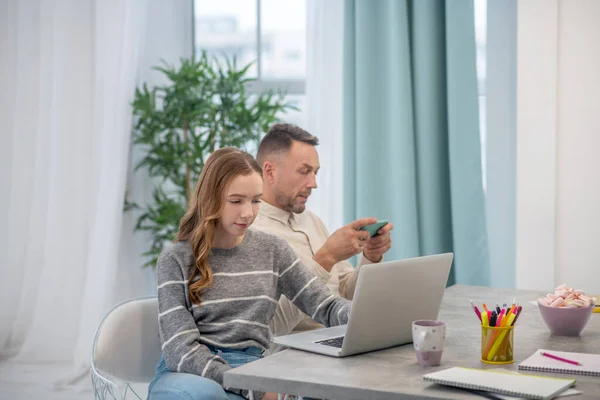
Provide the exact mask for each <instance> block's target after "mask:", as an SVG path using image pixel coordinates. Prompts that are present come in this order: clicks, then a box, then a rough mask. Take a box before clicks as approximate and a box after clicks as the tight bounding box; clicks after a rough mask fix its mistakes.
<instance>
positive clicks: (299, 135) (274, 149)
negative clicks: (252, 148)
mask: <svg viewBox="0 0 600 400" xmlns="http://www.w3.org/2000/svg"><path fill="white" fill-rule="evenodd" d="M294 141H296V142H302V143H306V144H310V145H312V146H316V145H318V144H319V139H317V137H316V136H313V135H311V134H310V133H308V132H307V131H305V130H304V129H302V128H300V127H298V126H296V125H293V124H275V125H273V126H272V127H271V129H269V132H267V134H266V135H265V137H264V138H263V139H262V140H261V141H260V145H259V146H258V153H257V154H256V159H257V160H258V163H259V164H260V166H261V167H262V166H263V164H264V162H265V161H267V157H269V156H270V155H273V154H283V153H287V152H288V151H289V150H290V148H291V147H292V143H293V142H294Z"/></svg>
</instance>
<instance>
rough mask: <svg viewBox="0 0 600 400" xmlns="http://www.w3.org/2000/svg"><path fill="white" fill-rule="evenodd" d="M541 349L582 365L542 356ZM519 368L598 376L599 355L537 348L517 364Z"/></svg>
mask: <svg viewBox="0 0 600 400" xmlns="http://www.w3.org/2000/svg"><path fill="white" fill-rule="evenodd" d="M542 351H545V352H548V353H550V354H552V355H555V356H558V357H562V358H566V359H567V360H573V361H578V362H580V363H581V364H582V365H573V364H569V363H566V362H563V361H558V360H554V359H552V358H548V357H544V356H543V355H542V354H541V352H542ZM519 369H523V370H527V371H541V372H556V373H560V374H575V375H590V376H600V355H598V354H589V353H571V352H567V351H555V350H544V349H539V350H538V351H536V352H535V353H534V354H533V355H532V356H531V357H529V358H528V359H527V360H525V361H523V362H522V363H521V364H519Z"/></svg>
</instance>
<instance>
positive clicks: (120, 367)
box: [92, 297, 161, 382]
mask: <svg viewBox="0 0 600 400" xmlns="http://www.w3.org/2000/svg"><path fill="white" fill-rule="evenodd" d="M160 356H161V343H160V337H159V333H158V300H157V298H156V297H143V298H138V299H133V300H129V301H126V302H124V303H121V304H119V305H118V306H116V307H114V308H113V309H112V310H111V311H109V312H108V314H107V315H106V316H105V317H104V319H103V320H102V322H101V323H100V326H99V327H98V330H97V331H96V337H95V338H94V345H93V349H92V365H93V367H94V368H95V369H96V370H98V371H99V372H101V373H104V374H109V375H111V376H113V377H117V378H119V379H122V380H124V381H127V382H150V381H151V380H152V378H153V377H154V371H155V368H156V365H157V364H158V362H159V360H160Z"/></svg>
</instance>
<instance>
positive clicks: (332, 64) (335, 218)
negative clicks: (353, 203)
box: [306, 0, 350, 231]
mask: <svg viewBox="0 0 600 400" xmlns="http://www.w3.org/2000/svg"><path fill="white" fill-rule="evenodd" d="M343 16H344V1H343V0H326V1H323V0H308V1H307V26H306V32H307V41H306V47H307V74H306V104H307V106H306V121H307V130H308V131H309V132H310V133H312V134H313V135H316V136H317V137H318V138H319V141H320V144H319V146H318V151H319V157H320V162H321V171H320V172H319V176H318V178H317V183H318V184H319V187H318V189H317V190H315V191H314V193H313V195H312V199H311V203H310V209H311V210H312V211H314V212H316V213H317V215H319V216H320V217H321V218H322V219H323V222H325V225H326V226H327V228H328V229H329V230H330V231H334V230H336V229H338V228H339V227H340V226H342V225H343V224H344V221H343V209H342V204H343V200H342V197H341V196H342V193H343V187H342V180H343V179H342V172H343V171H342V163H343V159H342V150H343V144H342V95H343V93H342V83H343V81H342V80H343V68H342V66H343V43H344V40H343V37H344V17H343ZM345 222H346V223H347V222H350V221H345Z"/></svg>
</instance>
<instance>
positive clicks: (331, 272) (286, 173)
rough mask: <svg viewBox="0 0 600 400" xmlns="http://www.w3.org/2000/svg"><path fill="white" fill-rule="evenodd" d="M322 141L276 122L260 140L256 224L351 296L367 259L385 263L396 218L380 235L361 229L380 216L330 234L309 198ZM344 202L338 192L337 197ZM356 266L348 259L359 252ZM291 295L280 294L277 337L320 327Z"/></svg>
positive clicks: (274, 324)
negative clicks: (260, 183)
mask: <svg viewBox="0 0 600 400" xmlns="http://www.w3.org/2000/svg"><path fill="white" fill-rule="evenodd" d="M318 144H319V140H318V139H317V138H316V137H315V136H313V135H311V134H309V133H308V132H306V131H305V130H303V129H301V128H299V127H297V126H295V125H290V124H275V125H273V126H272V127H271V129H270V130H269V132H268V133H267V135H266V136H265V137H264V138H263V140H262V141H261V143H260V146H259V149H258V154H257V160H258V163H259V164H260V166H261V167H262V168H263V197H262V203H261V205H260V209H259V212H258V216H257V218H256V220H255V221H254V224H253V228H255V229H258V230H262V231H264V232H268V233H271V234H274V235H276V236H278V237H281V238H283V239H285V240H286V241H287V242H288V243H289V244H290V246H291V247H292V248H293V249H294V251H295V252H296V253H297V254H298V256H299V257H300V259H301V260H302V262H304V264H305V265H307V266H308V268H310V270H311V271H312V272H313V274H315V276H316V277H317V278H319V279H321V280H322V281H323V282H324V283H325V284H326V285H327V286H328V287H329V289H330V290H331V291H332V292H333V293H334V294H336V295H338V296H341V297H344V298H347V299H349V300H352V297H353V296H354V289H355V288H356V280H357V277H358V272H359V270H360V267H361V266H362V265H363V264H371V263H376V262H380V261H381V260H382V259H383V255H384V253H385V252H386V251H388V250H389V249H390V247H391V243H392V241H391V237H390V231H391V230H392V228H393V225H392V224H391V223H389V224H387V225H386V226H384V227H383V228H381V229H380V230H379V231H378V233H379V235H377V236H374V237H373V238H370V237H369V234H368V232H365V231H359V229H360V228H361V227H363V226H365V225H368V224H372V223H375V222H377V219H376V218H361V219H358V220H356V221H354V222H351V223H350V224H348V225H345V226H343V227H341V228H340V229H338V230H337V231H335V232H334V233H333V234H332V235H331V236H330V235H329V232H328V231H327V228H326V227H325V224H323V222H322V221H321V219H320V218H319V217H318V216H317V215H315V214H314V213H312V212H310V211H308V210H306V202H307V200H308V198H309V196H310V194H311V192H312V190H313V189H316V188H317V182H316V176H317V173H318V172H319V167H320V166H319V155H318V154H317V150H316V148H315V146H317V145H318ZM331 201H336V202H339V203H340V207H341V202H342V199H341V197H338V198H336V199H332V200H331ZM359 253H360V256H359V259H358V264H357V267H356V268H353V267H352V265H351V264H350V263H349V262H348V261H347V260H348V258H350V257H352V256H354V255H356V254H359ZM320 327H321V325H320V324H318V323H317V322H315V321H313V320H312V319H311V318H310V317H308V316H306V315H304V314H303V313H302V312H301V311H300V310H299V309H298V308H297V307H296V306H294V305H293V304H292V303H291V302H290V300H289V299H287V298H285V297H284V296H282V297H281V299H280V301H279V305H278V307H277V311H276V313H275V317H274V318H273V320H272V322H271V330H272V333H273V335H274V336H279V335H285V334H288V333H290V332H292V331H302V330H308V329H316V328H320Z"/></svg>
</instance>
